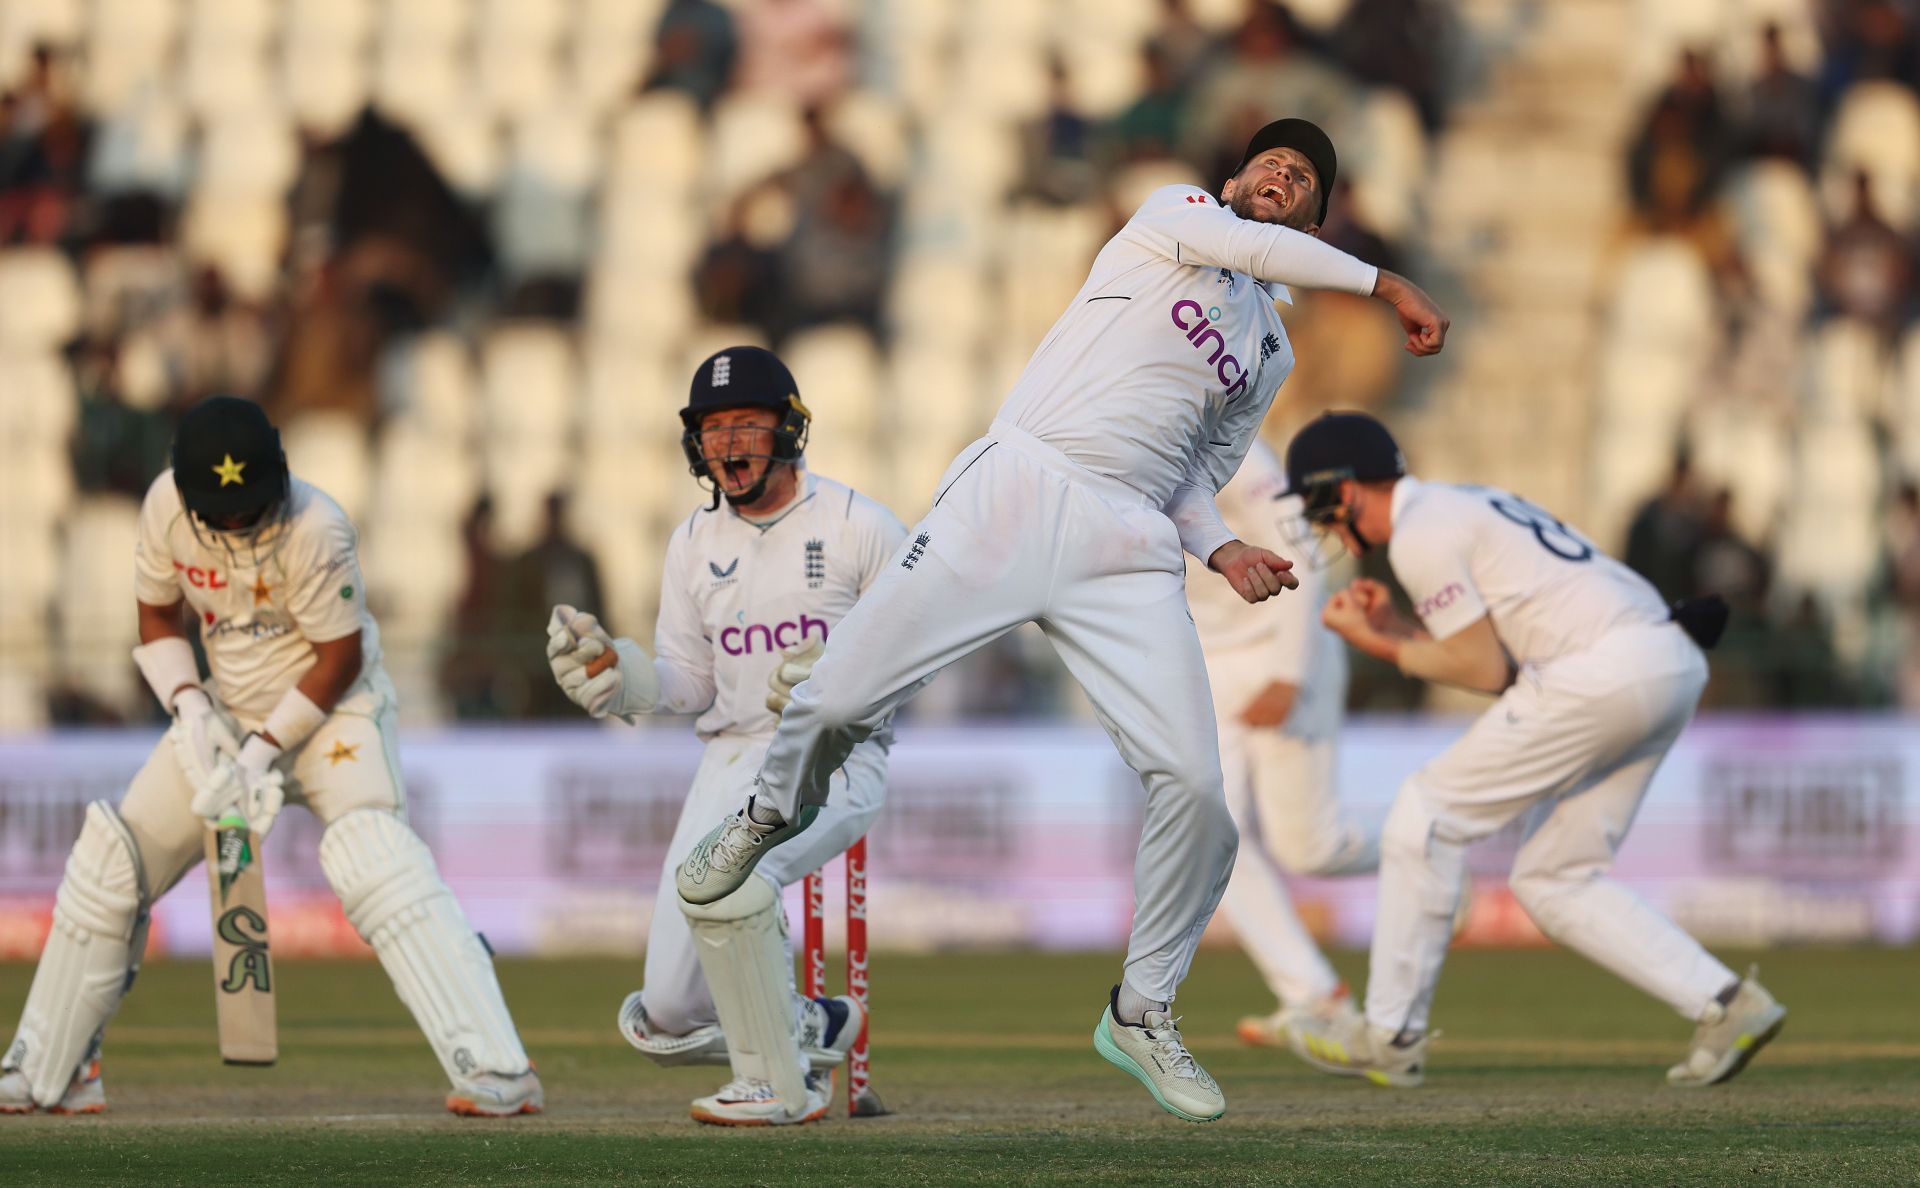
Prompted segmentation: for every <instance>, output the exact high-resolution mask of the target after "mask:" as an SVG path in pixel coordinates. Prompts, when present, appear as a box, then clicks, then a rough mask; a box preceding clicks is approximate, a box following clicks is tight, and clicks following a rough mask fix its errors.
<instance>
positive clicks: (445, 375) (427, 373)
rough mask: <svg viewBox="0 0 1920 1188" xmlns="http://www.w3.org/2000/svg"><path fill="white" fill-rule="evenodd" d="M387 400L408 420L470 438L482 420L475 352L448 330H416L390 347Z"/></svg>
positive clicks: (451, 437)
mask: <svg viewBox="0 0 1920 1188" xmlns="http://www.w3.org/2000/svg"><path fill="white" fill-rule="evenodd" d="M380 378H381V381H382V386H383V388H385V389H386V390H385V391H384V392H383V403H384V404H385V405H386V406H387V407H388V408H390V409H394V410H397V411H398V413H399V415H400V416H402V417H404V418H406V419H407V420H410V421H413V422H416V423H418V424H420V425H423V426H425V427H427V428H428V429H430V430H431V431H433V432H434V433H436V434H438V435H440V436H441V437H442V438H443V439H445V440H448V441H453V442H464V441H466V440H467V439H468V438H469V437H471V436H472V434H473V432H474V430H475V428H476V426H477V425H478V423H479V407H478V405H479V401H478V397H477V392H478V388H477V385H476V382H475V380H474V365H473V355H472V353H471V352H470V351H469V350H468V349H467V344H466V343H465V341H463V340H462V339H460V338H459V337H458V336H456V335H454V334H453V333H451V332H449V331H445V330H434V331H428V332H427V333H424V334H417V335H414V336H413V337H412V338H411V339H410V340H408V341H407V343H406V344H405V345H404V346H402V347H393V348H389V349H388V352H387V354H386V356H385V357H384V358H383V359H382V360H381V369H380Z"/></svg>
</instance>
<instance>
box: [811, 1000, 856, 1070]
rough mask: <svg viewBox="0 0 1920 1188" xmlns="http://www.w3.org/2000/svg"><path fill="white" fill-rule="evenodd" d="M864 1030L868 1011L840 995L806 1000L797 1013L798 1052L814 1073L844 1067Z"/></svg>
mask: <svg viewBox="0 0 1920 1188" xmlns="http://www.w3.org/2000/svg"><path fill="white" fill-rule="evenodd" d="M866 1027H867V1008H865V1007H863V1006H861V1005H860V1004H859V1003H857V1002H855V1001H854V1000H853V999H852V998H851V997H849V996H847V995H845V994H842V995H840V996H839V997H837V998H809V999H808V1000H807V1002H806V1006H805V1007H803V1008H802V1009H801V1012H800V1051H801V1052H802V1053H804V1054H805V1056H806V1058H807V1065H808V1067H810V1068H813V1069H815V1070H819V1069H832V1068H836V1067H838V1066H839V1065H841V1064H843V1063H845V1061H846V1059H847V1053H849V1052H851V1051H853V1046H854V1045H855V1044H857V1043H859V1042H860V1033H861V1032H863V1031H865V1030H866Z"/></svg>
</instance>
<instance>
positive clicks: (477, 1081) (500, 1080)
mask: <svg viewBox="0 0 1920 1188" xmlns="http://www.w3.org/2000/svg"><path fill="white" fill-rule="evenodd" d="M546 1104H547V1091H546V1090H545V1089H544V1088H542V1087H541V1085H540V1075H539V1074H538V1073H536V1072H534V1071H533V1070H532V1069H528V1070H527V1071H526V1072H523V1073H521V1074H520V1075H519V1076H517V1077H510V1076H507V1075H505V1074H504V1073H490V1072H487V1073H479V1074H477V1075H475V1076H471V1077H466V1078H464V1079H462V1080H461V1081H460V1083H459V1084H457V1085H455V1086H454V1089H453V1092H451V1093H449V1094H447V1109H449V1110H451V1111H453V1112H454V1113H456V1114H459V1115H460V1116H461V1117H463V1118H511V1117H513V1116H514V1115H515V1114H537V1113H539V1112H540V1111H541V1110H542V1109H544V1108H545V1107H546Z"/></svg>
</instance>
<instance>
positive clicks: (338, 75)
mask: <svg viewBox="0 0 1920 1188" xmlns="http://www.w3.org/2000/svg"><path fill="white" fill-rule="evenodd" d="M280 93H281V96H282V97H283V99H284V100H285V102H286V105H287V112H288V114H290V115H292V116H293V118H294V119H295V121H296V122H298V123H299V124H300V125H302V126H303V127H306V128H310V129H312V130H314V131H315V132H318V133H320V134H321V135H324V136H334V135H338V134H339V133H341V132H344V131H345V130H346V129H347V126H348V125H349V124H350V123H352V121H353V119H354V117H355V116H357V115H359V114H360V111H361V109H362V108H364V107H365V106H366V105H367V103H368V102H369V101H370V100H371V99H372V97H373V82H372V70H371V67H370V66H369V64H368V60H367V56H366V54H364V53H363V52H361V51H360V50H359V49H357V48H355V47H354V46H352V45H349V44H344V43H339V42H332V41H328V42H320V43H314V44H300V43H292V42H290V43H289V44H288V45H287V47H286V48H285V50H284V51H283V52H282V54H281V57H280Z"/></svg>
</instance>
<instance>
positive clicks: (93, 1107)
mask: <svg viewBox="0 0 1920 1188" xmlns="http://www.w3.org/2000/svg"><path fill="white" fill-rule="evenodd" d="M39 1108H40V1107H39V1106H37V1105H35V1104H34V1101H33V1090H32V1089H31V1088H30V1087H29V1086H28V1084H27V1074H26V1073H23V1072H21V1071H20V1070H19V1069H17V1068H10V1069H7V1070H6V1071H5V1072H4V1073H0V1114H31V1113H33V1112H34V1111H35V1110H37V1109H39ZM106 1109H107V1086H106V1082H105V1081H103V1080H101V1079H100V1061H99V1058H98V1057H96V1058H94V1059H92V1060H89V1061H87V1062H86V1063H85V1064H83V1065H81V1066H80V1071H78V1072H76V1073H74V1074H73V1080H72V1081H71V1082H69V1083H68V1084H67V1091H66V1092H65V1093H62V1094H61V1095H60V1100H59V1101H57V1102H55V1103H54V1104H53V1105H50V1106H48V1107H47V1113H49V1114H103V1113H105V1112H106Z"/></svg>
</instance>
